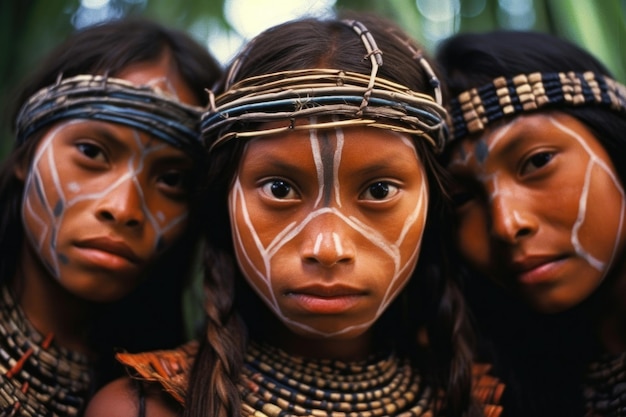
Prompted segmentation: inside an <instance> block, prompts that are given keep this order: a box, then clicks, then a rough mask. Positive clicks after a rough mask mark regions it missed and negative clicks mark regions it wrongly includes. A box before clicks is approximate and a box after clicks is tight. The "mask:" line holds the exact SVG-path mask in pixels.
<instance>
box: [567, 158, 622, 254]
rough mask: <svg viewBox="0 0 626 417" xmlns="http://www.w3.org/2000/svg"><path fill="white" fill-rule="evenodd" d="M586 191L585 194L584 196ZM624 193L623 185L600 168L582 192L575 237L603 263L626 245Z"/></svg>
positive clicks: (592, 174)
mask: <svg viewBox="0 0 626 417" xmlns="http://www.w3.org/2000/svg"><path fill="white" fill-rule="evenodd" d="M585 192H586V194H585ZM624 204H625V202H624V192H623V190H622V187H621V184H620V183H619V182H618V181H617V179H616V178H615V177H614V176H613V175H609V173H607V171H605V170H604V169H603V168H601V167H600V166H598V165H596V166H594V167H593V169H592V172H591V176H590V180H589V186H588V189H587V190H583V195H582V197H581V202H580V205H579V212H578V217H579V218H580V219H582V222H581V224H580V227H579V228H578V231H577V233H576V228H577V225H575V226H574V235H575V236H574V238H575V239H576V238H577V240H578V241H579V242H580V245H581V246H582V247H583V248H584V250H586V251H587V252H589V253H590V254H591V255H592V256H594V257H596V258H597V259H598V260H600V261H602V262H609V261H610V260H611V259H612V257H613V256H614V254H615V252H616V251H618V250H620V249H621V248H623V245H624V239H625V237H624V225H623V222H624V209H625V207H624Z"/></svg>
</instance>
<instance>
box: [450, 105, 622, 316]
mask: <svg viewBox="0 0 626 417" xmlns="http://www.w3.org/2000/svg"><path fill="white" fill-rule="evenodd" d="M448 168H449V169H450V171H451V172H452V173H453V175H454V176H455V177H456V178H457V179H458V183H459V187H458V190H457V191H456V192H455V193H453V194H454V195H455V197H456V199H457V200H458V208H457V215H458V218H459V229H458V235H457V236H458V243H459V246H460V249H461V251H462V253H463V255H464V256H465V258H466V259H467V260H468V261H469V263H470V264H472V265H473V266H474V267H475V268H476V269H478V270H479V271H481V272H482V273H484V274H486V275H487V276H489V277H491V278H492V279H494V280H495V281H497V282H498V283H500V284H502V285H503V286H505V287H508V288H509V289H511V290H512V291H515V292H517V293H518V294H519V295H520V296H521V297H523V298H524V299H525V300H526V301H527V302H528V303H529V304H531V306H533V307H534V308H536V309H537V310H539V311H543V312H559V311H564V310H567V309H569V308H571V307H573V306H575V305H577V304H578V303H580V302H581V301H582V300H584V299H586V298H587V297H588V296H589V295H591V293H593V292H594V291H595V290H596V288H597V287H598V286H599V285H600V283H601V282H602V281H603V280H604V278H605V277H606V276H607V274H609V273H610V272H611V270H612V268H616V269H617V266H616V261H618V260H620V259H622V258H623V256H622V252H623V249H624V241H625V239H626V237H625V236H626V233H625V230H624V229H625V228H624V214H625V210H626V200H625V197H624V190H623V186H622V184H621V181H620V179H619V178H618V177H617V174H616V172H615V168H614V167H613V164H612V162H611V160H610V158H609V157H608V155H607V153H606V151H605V150H604V148H603V147H602V146H601V145H600V143H599V142H598V141H597V140H596V139H595V137H594V136H593V134H592V133H591V132H590V131H589V129H587V127H586V126H584V125H583V124H582V123H580V122H579V121H578V120H576V119H575V118H573V117H571V116H568V115H566V114H563V113H559V112H552V113H537V114H532V115H523V116H518V117H517V118H515V119H514V120H513V121H511V122H509V123H508V124H504V125H498V126H496V127H494V128H492V129H490V130H488V131H486V132H485V133H484V134H483V135H482V136H481V137H479V138H467V139H464V140H463V141H461V142H460V143H458V144H457V145H456V147H455V149H454V151H453V157H452V159H451V161H450V163H449V165H448Z"/></svg>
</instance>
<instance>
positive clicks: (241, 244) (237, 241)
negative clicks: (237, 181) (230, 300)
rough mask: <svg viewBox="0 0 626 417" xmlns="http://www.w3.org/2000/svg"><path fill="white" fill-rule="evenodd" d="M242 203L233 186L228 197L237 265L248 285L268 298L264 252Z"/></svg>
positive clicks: (236, 188)
mask: <svg viewBox="0 0 626 417" xmlns="http://www.w3.org/2000/svg"><path fill="white" fill-rule="evenodd" d="M244 203H245V202H244V200H243V194H242V193H241V189H240V188H239V187H238V186H235V188H234V189H233V190H232V191H231V194H230V196H229V211H230V219H231V225H232V226H231V228H232V235H233V243H234V246H235V254H236V256H237V263H238V264H239V267H240V268H241V270H242V272H243V274H244V276H245V277H246V280H247V281H248V282H249V283H250V285H251V286H252V287H253V288H255V290H256V291H257V292H259V293H261V294H263V295H264V296H265V297H267V298H269V297H270V289H269V283H268V282H267V281H268V279H267V272H268V271H267V266H266V262H265V256H264V251H263V248H262V246H261V243H260V241H259V239H258V235H257V234H256V232H255V230H254V229H253V228H252V224H251V223H250V217H249V213H248V210H247V207H246V206H245V204H244Z"/></svg>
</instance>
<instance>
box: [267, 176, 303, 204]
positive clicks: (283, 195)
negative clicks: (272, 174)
mask: <svg viewBox="0 0 626 417" xmlns="http://www.w3.org/2000/svg"><path fill="white" fill-rule="evenodd" d="M261 189H262V190H263V193H264V194H265V195H267V196H269V197H271V198H277V199H280V200H292V199H296V198H298V194H297V193H296V191H295V190H294V189H293V187H292V185H291V184H289V182H287V181H285V180H279V179H273V180H269V181H267V182H266V183H264V184H263V186H262V187H261Z"/></svg>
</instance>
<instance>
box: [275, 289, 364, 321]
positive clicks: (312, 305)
mask: <svg viewBox="0 0 626 417" xmlns="http://www.w3.org/2000/svg"><path fill="white" fill-rule="evenodd" d="M285 295H286V296H287V297H289V298H290V299H292V300H294V301H295V302H296V304H297V305H298V306H299V308H301V309H303V310H304V311H307V312H309V313H314V314H340V313H343V312H345V311H347V310H349V309H350V308H352V307H353V306H354V305H355V304H356V303H358V301H359V299H360V298H362V297H364V296H365V295H366V292H365V291H363V290H359V289H357V288H354V287H350V286H346V285H337V284H336V285H309V286H306V287H301V288H298V289H296V290H292V291H288V292H287V293H285Z"/></svg>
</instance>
